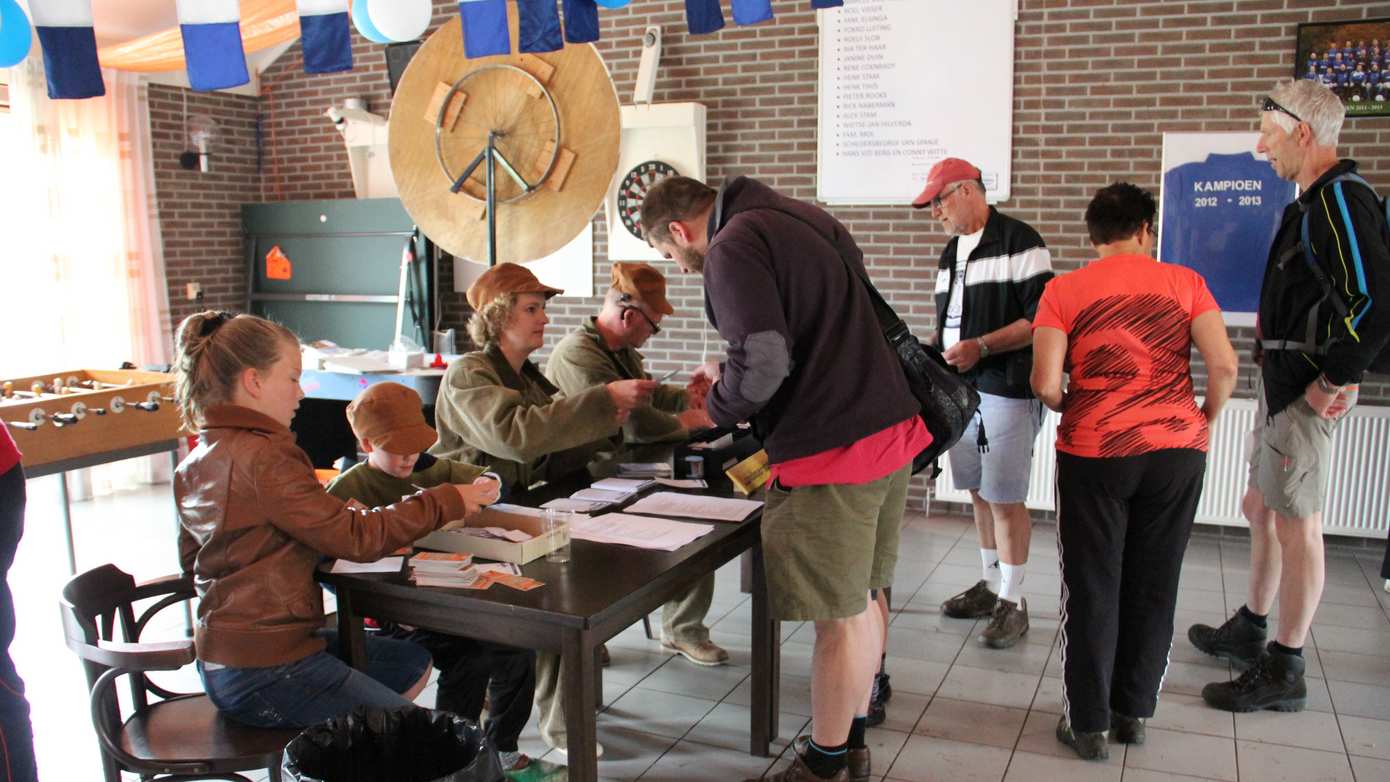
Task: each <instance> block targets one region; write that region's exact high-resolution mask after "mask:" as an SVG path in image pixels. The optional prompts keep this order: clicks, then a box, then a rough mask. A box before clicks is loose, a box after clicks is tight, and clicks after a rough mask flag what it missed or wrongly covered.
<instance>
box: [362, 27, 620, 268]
mask: <svg viewBox="0 0 1390 782" xmlns="http://www.w3.org/2000/svg"><path fill="white" fill-rule="evenodd" d="M511 11H512V13H511V14H510V19H511V36H512V48H513V50H515V49H516V48H517V46H516V36H517V18H518V14H517V13H516V9H515V8H512V9H511ZM389 125H390V144H389V148H390V156H391V170H392V173H393V175H394V176H395V179H396V184H397V187H398V188H399V190H400V196H401V202H402V204H403V205H404V206H405V209H406V211H407V212H409V213H410V215H411V217H412V218H414V220H415V221H416V222H417V223H418V224H419V226H420V228H421V230H423V231H424V232H425V234H426V235H427V236H428V237H429V238H430V239H432V240H433V241H434V242H435V243H436V244H438V245H439V246H440V247H442V248H443V249H445V250H446V251H448V252H450V253H452V254H453V255H456V256H459V257H462V258H467V259H470V260H475V261H483V262H486V261H488V260H489V256H490V255H492V257H493V259H494V260H495V261H496V262H499V263H500V262H504V261H515V262H523V261H529V260H534V259H536V258H541V257H544V256H546V255H549V254H550V253H553V252H555V251H556V250H558V249H560V248H561V247H562V246H564V245H565V244H566V243H568V242H569V241H570V240H571V239H573V238H574V236H575V235H577V234H578V233H579V232H580V231H581V230H582V229H583V228H584V225H585V224H586V223H588V222H589V221H590V220H591V219H592V218H593V215H594V213H595V212H596V211H597V210H598V208H599V206H600V204H601V203H602V201H603V198H604V195H605V193H606V191H607V188H608V185H609V183H610V182H611V181H612V179H613V173H614V171H615V170H616V168H617V164H618V141H619V134H620V120H619V113H618V96H617V92H616V91H615V90H614V88H613V82H612V79H611V78H610V77H609V75H608V69H607V68H606V67H605V66H604V64H603V60H602V59H601V58H600V57H599V55H598V51H597V50H596V49H595V48H594V47H593V46H592V45H590V44H580V45H576V44H570V45H567V46H565V48H564V49H562V50H560V51H557V52H549V53H544V54H534V55H533V54H511V55H501V56H496V57H484V58H478V59H473V60H469V59H466V58H465V57H464V53H463V40H462V34H461V31H460V22H459V19H458V17H457V16H455V17H454V18H453V19H451V20H450V21H449V22H448V23H446V24H444V25H443V26H442V27H440V28H439V30H437V31H436V32H435V33H434V34H433V35H432V36H430V38H429V40H427V41H425V43H424V45H423V46H421V47H420V51H419V52H418V53H417V54H416V55H415V57H414V59H412V60H411V63H410V66H409V67H408V68H407V69H406V71H405V73H404V74H403V75H402V77H401V81H400V84H399V86H398V87H397V89H396V95H395V98H394V100H393V101H392V104H391V118H390V121H389ZM489 157H490V158H491V161H489ZM490 165H491V169H492V176H491V177H489V176H488V170H489V166H490ZM489 182H490V184H491V189H492V199H493V201H494V203H495V206H494V208H493V209H492V210H491V214H489V210H488V209H487V203H488V188H489ZM494 230H495V232H496V239H495V252H494V253H490V252H489V246H490V244H492V243H491V242H490V241H489V235H490V234H491V233H492V232H493V231H494Z"/></svg>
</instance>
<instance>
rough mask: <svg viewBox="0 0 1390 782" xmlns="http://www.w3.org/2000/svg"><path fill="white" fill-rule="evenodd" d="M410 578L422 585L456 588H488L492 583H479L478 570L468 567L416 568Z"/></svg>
mask: <svg viewBox="0 0 1390 782" xmlns="http://www.w3.org/2000/svg"><path fill="white" fill-rule="evenodd" d="M410 580H411V581H414V582H415V585H416V586H422V587H453V588H455V589H487V588H488V587H489V586H491V583H484V584H479V583H478V571H477V570H476V569H475V568H472V567H467V568H464V569H463V570H452V571H449V570H438V571H431V570H421V569H419V568H416V569H415V570H414V571H413V572H412V573H411V574H410Z"/></svg>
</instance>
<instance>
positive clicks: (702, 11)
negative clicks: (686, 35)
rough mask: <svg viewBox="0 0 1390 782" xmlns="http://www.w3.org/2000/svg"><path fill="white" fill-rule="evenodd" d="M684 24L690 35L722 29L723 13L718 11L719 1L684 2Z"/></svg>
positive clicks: (687, 0)
mask: <svg viewBox="0 0 1390 782" xmlns="http://www.w3.org/2000/svg"><path fill="white" fill-rule="evenodd" d="M685 24H686V26H687V27H689V28H690V34H691V35H704V34H706V33H712V32H714V31H715V30H722V29H724V12H723V11H721V10H719V0H685Z"/></svg>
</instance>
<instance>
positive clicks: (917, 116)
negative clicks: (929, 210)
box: [816, 0, 1017, 205]
mask: <svg viewBox="0 0 1390 782" xmlns="http://www.w3.org/2000/svg"><path fill="white" fill-rule="evenodd" d="M1016 6H1017V3H1016V0H972V2H969V3H956V2H944V0H845V4H844V6H842V7H839V8H830V9H825V10H822V11H821V12H820V15H819V20H820V79H819V92H820V94H819V107H820V121H819V134H818V139H817V151H818V155H817V172H816V174H817V176H816V188H817V192H816V196H817V198H818V199H819V200H820V201H822V202H823V203H829V204H897V205H906V204H908V203H910V202H911V201H912V199H913V198H915V197H916V196H917V194H918V193H920V192H921V190H922V186H923V185H924V184H925V183H926V179H927V172H928V171H929V170H930V169H931V167H932V165H933V164H935V163H936V162H937V161H938V160H941V159H942V158H946V157H959V158H965V159H966V160H969V161H970V162H971V163H973V164H975V165H976V166H978V167H979V168H980V171H981V173H982V174H983V178H984V183H985V190H986V197H987V198H988V199H989V200H990V201H991V202H996V201H1002V200H1005V199H1007V198H1008V197H1009V184H1010V183H1009V177H1010V160H1011V153H1012V144H1013V71H1014V68H1013V63H1014V21H1015V18H1016V16H1017V12H1016Z"/></svg>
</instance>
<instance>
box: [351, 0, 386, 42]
mask: <svg viewBox="0 0 1390 782" xmlns="http://www.w3.org/2000/svg"><path fill="white" fill-rule="evenodd" d="M352 23H353V24H355V25H357V32H359V33H362V37H363V38H366V39H367V40H369V41H371V42H372V43H391V39H390V38H387V37H386V36H384V35H382V34H381V31H380V30H378V29H376V25H374V24H372V17H371V15H370V14H368V13H367V0H352Z"/></svg>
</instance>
